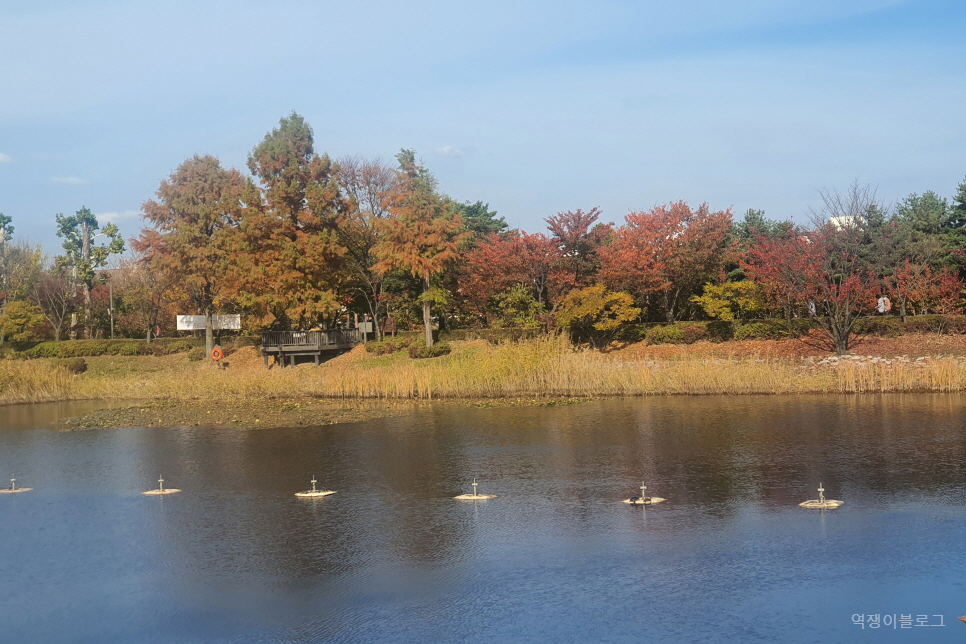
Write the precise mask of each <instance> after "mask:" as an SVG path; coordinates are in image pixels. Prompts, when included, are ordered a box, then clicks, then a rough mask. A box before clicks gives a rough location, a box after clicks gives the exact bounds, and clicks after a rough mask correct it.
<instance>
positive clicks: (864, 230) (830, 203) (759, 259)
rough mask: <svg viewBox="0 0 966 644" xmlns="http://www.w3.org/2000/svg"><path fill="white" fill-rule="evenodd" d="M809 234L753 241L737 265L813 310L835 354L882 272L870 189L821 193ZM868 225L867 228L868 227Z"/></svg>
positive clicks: (843, 347) (846, 342) (844, 346)
mask: <svg viewBox="0 0 966 644" xmlns="http://www.w3.org/2000/svg"><path fill="white" fill-rule="evenodd" d="M820 194H821V197H822V208H821V210H820V211H819V212H818V213H817V215H818V216H817V217H816V219H815V221H814V227H813V229H812V230H810V231H789V234H787V235H785V236H783V237H779V238H773V239H766V238H764V237H759V238H758V240H757V242H756V244H755V245H754V246H753V247H752V248H751V249H750V250H749V253H748V256H747V259H746V260H745V261H744V262H743V268H744V269H745V271H746V273H747V274H748V275H749V276H750V277H751V278H752V279H753V280H754V281H755V282H757V283H760V284H763V285H764V286H765V287H766V288H768V289H771V290H772V291H777V292H781V293H782V294H783V297H789V298H794V299H795V300H796V301H798V302H800V303H802V304H803V305H805V306H808V307H809V308H810V309H812V308H813V307H814V311H815V319H816V321H817V323H818V325H819V328H820V329H821V330H822V332H823V333H824V334H825V336H826V338H827V339H828V341H829V343H830V345H831V346H832V347H833V348H834V350H835V352H836V353H838V354H843V353H847V352H848V350H849V346H850V342H851V337H852V325H853V324H854V323H855V321H856V320H858V319H859V318H861V317H863V316H864V315H866V314H867V313H868V312H869V310H870V308H871V306H872V305H873V304H874V303H875V296H876V294H877V292H878V289H879V275H880V272H881V269H882V266H881V263H879V261H878V258H877V257H876V254H875V253H874V252H871V251H872V248H873V246H872V237H871V235H872V234H873V232H874V231H873V227H874V226H875V225H878V224H877V222H876V221H875V220H876V219H877V217H878V214H879V213H882V212H883V211H884V209H883V208H882V207H881V206H880V205H879V204H878V203H877V202H876V200H875V193H874V191H872V190H871V188H863V187H860V186H858V185H857V184H853V185H852V186H851V187H850V189H849V191H848V192H846V193H839V192H836V191H828V190H823V191H822V192H821V193H820ZM870 222H871V223H870Z"/></svg>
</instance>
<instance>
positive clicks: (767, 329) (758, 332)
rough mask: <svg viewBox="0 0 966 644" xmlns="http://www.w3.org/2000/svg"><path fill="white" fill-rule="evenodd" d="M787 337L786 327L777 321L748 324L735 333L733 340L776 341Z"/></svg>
mask: <svg viewBox="0 0 966 644" xmlns="http://www.w3.org/2000/svg"><path fill="white" fill-rule="evenodd" d="M787 337H788V327H787V326H786V324H785V323H784V322H782V321H779V320H766V321H762V322H750V323H748V324H743V325H742V326H740V327H738V330H737V331H735V340H777V339H779V338H787Z"/></svg>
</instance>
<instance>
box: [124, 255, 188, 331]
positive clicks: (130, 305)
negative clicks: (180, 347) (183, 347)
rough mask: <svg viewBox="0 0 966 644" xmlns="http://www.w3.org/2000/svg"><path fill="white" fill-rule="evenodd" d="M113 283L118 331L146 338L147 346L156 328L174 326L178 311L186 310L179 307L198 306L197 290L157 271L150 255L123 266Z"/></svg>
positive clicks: (137, 258) (186, 283)
mask: <svg viewBox="0 0 966 644" xmlns="http://www.w3.org/2000/svg"><path fill="white" fill-rule="evenodd" d="M111 281H112V282H113V284H114V298H115V304H114V308H115V310H116V311H117V315H116V321H115V323H116V325H117V327H118V329H119V330H120V331H122V332H123V333H125V334H127V335H129V336H136V335H144V336H145V338H146V339H147V341H148V342H151V338H152V337H153V336H154V330H155V329H156V328H157V327H162V328H163V327H168V328H169V329H170V328H172V327H173V326H174V321H175V319H176V316H177V315H178V313H179V310H181V311H183V310H184V309H179V307H182V306H195V303H193V302H192V301H191V299H190V294H191V293H192V292H194V291H195V289H196V287H195V286H194V285H193V284H192V283H191V282H189V281H186V282H184V283H182V282H180V281H178V280H175V279H172V278H171V277H170V276H168V275H165V274H162V273H160V272H159V271H157V270H155V269H154V268H153V266H152V262H151V258H150V257H149V256H147V255H142V256H136V257H134V258H133V259H131V260H129V261H125V262H122V263H121V265H120V266H119V267H118V268H117V269H115V270H114V271H113V272H112V274H111ZM195 310H196V311H198V309H195ZM202 311H203V309H202Z"/></svg>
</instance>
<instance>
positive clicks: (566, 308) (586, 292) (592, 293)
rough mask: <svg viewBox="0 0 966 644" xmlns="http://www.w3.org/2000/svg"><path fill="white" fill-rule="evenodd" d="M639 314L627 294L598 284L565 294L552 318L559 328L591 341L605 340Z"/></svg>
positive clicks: (632, 300)
mask: <svg viewBox="0 0 966 644" xmlns="http://www.w3.org/2000/svg"><path fill="white" fill-rule="evenodd" d="M640 314H641V309H639V308H637V307H635V306H634V298H633V297H632V296H631V294H630V293H623V292H621V293H615V292H613V291H609V290H608V289H607V287H606V286H604V285H603V284H598V285H596V286H588V287H585V288H582V289H578V290H574V291H571V292H570V293H568V294H567V296H566V297H565V298H564V299H563V301H562V302H561V303H560V306H559V307H558V308H557V311H556V313H555V314H554V317H555V318H556V320H557V324H559V325H560V326H562V327H569V328H570V329H571V330H572V331H574V332H576V334H578V335H583V336H584V337H588V338H589V339H591V340H592V341H594V340H598V339H604V340H606V339H609V338H610V337H612V336H613V333H614V332H615V331H616V330H617V329H618V328H620V326H621V325H622V324H625V323H627V322H631V321H633V320H635V319H636V318H637V317H638V316H639V315H640Z"/></svg>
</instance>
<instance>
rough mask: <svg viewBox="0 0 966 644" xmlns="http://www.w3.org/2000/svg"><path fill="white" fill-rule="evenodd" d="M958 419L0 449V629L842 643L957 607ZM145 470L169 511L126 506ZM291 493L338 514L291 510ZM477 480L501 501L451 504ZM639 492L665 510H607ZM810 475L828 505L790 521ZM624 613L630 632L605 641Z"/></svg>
mask: <svg viewBox="0 0 966 644" xmlns="http://www.w3.org/2000/svg"><path fill="white" fill-rule="evenodd" d="M964 402H966V399H964V398H963V397H961V396H955V395H954V396H949V395H944V396H938V395H908V396H881V397H874V396H867V397H861V398H860V397H747V398H723V397H702V398H655V399H622V400H608V401H600V402H593V403H587V404H583V405H577V406H570V407H548V408H493V409H482V410H467V409H466V408H463V407H458V406H434V407H429V408H426V409H422V410H420V411H418V412H417V413H415V414H414V415H412V416H406V417H397V418H387V419H380V420H376V421H372V422H369V423H364V424H356V425H342V426H330V427H321V428H297V429H282V430H260V431H239V430H233V429H224V428H219V429H210V428H198V427H182V428H168V429H139V430H97V431H89V432H72V433H63V432H56V431H50V430H31V431H26V430H22V431H8V432H4V433H0V478H2V475H3V473H4V472H7V471H15V472H16V473H17V478H18V482H20V481H23V483H24V485H27V484H28V483H29V484H30V485H31V486H32V487H34V488H35V491H34V492H30V493H29V495H30V496H28V495H21V498H17V499H9V501H12V502H10V503H8V502H7V501H8V499H0V501H2V502H0V543H4V544H7V545H8V549H7V550H6V554H4V555H3V556H2V558H0V595H2V596H5V597H14V598H15V599H14V600H12V601H10V602H8V603H6V604H4V605H2V606H0V618H3V620H4V622H6V623H8V624H10V631H9V632H10V633H11V634H12V635H14V636H17V637H16V638H15V639H19V640H23V641H29V640H33V641H40V640H43V641H74V640H76V639H90V640H98V641H106V640H111V639H117V640H125V639H127V640H137V641H172V640H177V639H188V640H203V641H271V640H275V641H315V640H319V639H330V640H341V641H360V642H364V641H453V640H459V639H464V640H469V641H502V640H519V639H524V638H526V639H536V640H540V641H550V640H554V641H556V640H565V641H575V640H587V639H601V638H608V639H611V640H613V641H640V640H641V639H642V638H643V637H645V636H649V637H653V638H655V639H656V640H658V641H675V640H701V639H704V638H713V639H715V641H749V640H754V639H770V640H783V641H796V640H798V639H800V640H801V641H814V640H823V639H824V640H827V641H828V640H834V641H845V640H848V639H850V638H858V637H859V636H860V635H861V633H860V632H856V631H853V630H851V629H852V628H853V627H852V624H851V622H850V621H849V616H850V614H851V613H852V612H885V611H886V610H891V609H893V608H894V609H895V611H903V612H906V613H908V612H910V611H918V612H921V613H923V612H928V613H929V614H933V613H941V612H944V611H948V612H949V614H950V615H953V613H955V614H962V613H963V612H966V610H964V609H966V606H963V607H957V606H956V605H955V600H954V597H955V593H951V592H950V591H955V590H956V589H957V588H958V586H961V585H962V583H961V582H959V581H958V580H959V579H960V578H961V577H962V574H963V572H964V571H963V570H962V568H963V566H962V565H961V564H958V563H957V562H958V561H959V560H960V557H959V550H960V547H959V544H960V543H961V541H962V538H963V537H964V536H966V520H964V513H963V511H962V506H963V501H964V494H963V492H964V489H966V487H964V483H966V481H964V467H966V466H964V459H963V456H964V449H966V445H964V443H966V427H964V425H963V422H964V421H963V420H962V418H963V413H962V412H963V408H964ZM158 474H163V475H164V477H165V480H166V482H167V483H168V484H170V485H172V486H174V487H179V488H181V489H182V490H184V492H183V493H181V494H179V495H176V496H174V497H170V498H164V497H158V498H143V497H141V496H140V492H141V491H143V490H144V489H148V488H149V487H152V486H153V485H154V482H155V481H156V479H157V476H158ZM313 474H314V475H315V476H316V477H317V478H318V480H319V483H320V484H321V485H324V486H327V487H330V488H331V489H335V490H337V491H338V494H336V495H333V496H330V497H326V498H323V499H297V498H295V497H294V492H296V491H299V490H302V489H305V485H306V481H307V480H308V478H309V477H310V476H311V475H313ZM473 477H478V478H479V479H480V482H481V485H482V486H483V487H481V489H485V491H486V492H488V493H492V494H497V495H499V498H497V499H492V500H489V501H486V502H479V503H461V502H457V501H454V500H453V499H452V497H453V496H454V495H456V494H459V493H461V492H465V491H466V490H467V489H468V485H469V482H470V481H471V480H472V479H473ZM641 480H645V481H647V484H648V490H649V492H652V493H654V494H657V495H660V496H662V497H665V498H667V499H669V501H668V502H667V503H665V504H662V505H661V506H657V507H653V508H633V507H628V506H626V505H624V504H622V503H620V502H619V501H620V500H621V499H623V498H627V496H629V495H630V494H632V493H634V492H635V490H636V489H637V487H638V486H639V485H640V481H641ZM819 481H822V482H823V483H824V485H825V488H826V489H827V490H828V494H829V495H830V496H831V497H833V498H838V499H842V500H844V501H845V502H846V505H845V506H843V508H840V509H838V510H835V511H832V512H826V513H822V512H820V511H808V510H804V509H801V508H798V507H797V504H798V503H799V502H801V501H802V500H805V499H807V498H813V497H814V494H815V488H816V487H817V485H818V482H819ZM12 552H15V553H16V557H13V556H11V554H10V553H12ZM55 589H56V592H54V590H55ZM960 590H961V589H960ZM641 606H646V607H648V610H649V611H651V612H650V613H649V619H648V620H647V621H646V622H641V621H640V620H628V619H626V616H627V615H628V614H636V612H637V611H639V610H640V608H641ZM956 610H959V611H960V612H959V613H956ZM809 611H820V612H822V613H823V614H827V615H829V618H828V619H827V620H825V621H824V622H822V623H815V621H814V620H811V619H809V618H808V614H809ZM53 615H64V616H69V617H70V619H69V620H68V621H69V622H70V627H69V630H68V627H67V626H66V625H64V623H63V621H62V620H53V619H51V617H52V616H53ZM695 615H702V616H703V619H700V620H696V619H695V617H694V616H695ZM953 616H954V615H953ZM950 619H951V618H950ZM940 631H941V632H940ZM797 635H801V637H800V638H799V637H797ZM930 635H931V636H933V635H935V636H936V637H937V638H938V641H942V640H943V638H947V637H948V638H951V637H954V636H955V635H954V634H953V631H952V629H951V628H950V629H936V630H934V631H933V632H931V633H930Z"/></svg>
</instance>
